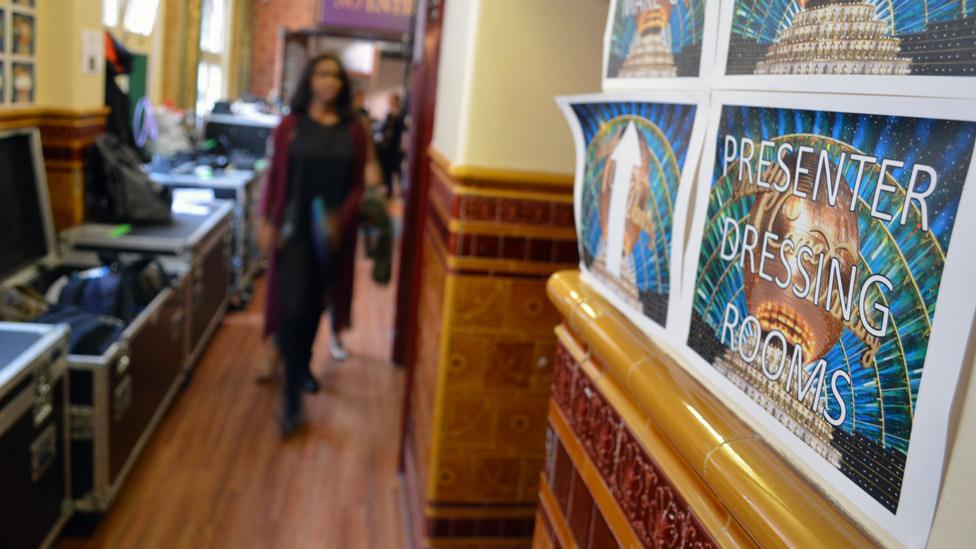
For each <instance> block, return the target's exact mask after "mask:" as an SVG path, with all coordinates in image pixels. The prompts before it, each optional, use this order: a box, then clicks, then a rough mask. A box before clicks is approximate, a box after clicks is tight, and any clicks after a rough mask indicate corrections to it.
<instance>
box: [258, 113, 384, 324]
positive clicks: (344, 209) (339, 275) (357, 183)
mask: <svg viewBox="0 0 976 549" xmlns="http://www.w3.org/2000/svg"><path fill="white" fill-rule="evenodd" d="M297 122H298V117H297V116H296V115H288V116H286V117H285V118H283V119H282V120H281V123H280V124H278V127H277V128H276V129H275V131H274V135H273V136H272V144H273V152H272V156H271V168H270V170H269V171H268V178H267V181H266V182H265V185H264V189H263V191H262V193H261V204H260V209H259V213H260V215H261V217H262V218H264V219H265V220H266V221H268V222H269V223H271V224H272V225H273V226H274V227H275V228H276V229H280V228H281V225H282V222H283V221H284V215H285V207H286V205H287V203H288V146H289V145H290V144H291V140H292V138H293V136H294V132H295V124H296V123H297ZM349 132H350V133H351V134H352V140H353V146H354V148H355V151H356V163H355V167H354V170H353V180H352V185H351V188H350V190H349V194H348V195H347V196H346V200H345V202H343V203H342V206H341V207H340V208H339V211H338V214H337V216H338V217H337V223H338V226H339V227H340V228H341V234H342V242H341V243H340V244H339V251H338V254H337V257H338V264H337V265H336V270H337V272H336V283H335V288H330V293H331V295H332V297H334V299H335V303H333V309H332V315H333V325H334V326H335V328H336V329H337V330H344V329H346V328H348V327H349V325H350V323H351V321H352V291H353V279H354V278H355V268H356V233H357V230H356V228H357V227H356V225H357V220H358V214H359V202H360V200H361V199H362V196H363V189H364V186H365V185H364V173H365V169H366V155H367V142H366V139H367V136H366V131H365V129H364V128H363V126H362V124H358V123H356V122H355V121H352V122H349ZM276 263H277V254H274V253H273V254H271V257H269V258H268V276H267V289H266V292H267V298H266V299H265V304H264V335H265V336H267V335H271V334H274V333H275V332H276V331H277V330H278V327H279V326H280V325H281V316H282V310H281V300H280V299H279V296H278V281H277V269H276ZM326 299H328V297H327V298H326ZM324 305H325V304H323V306H324Z"/></svg>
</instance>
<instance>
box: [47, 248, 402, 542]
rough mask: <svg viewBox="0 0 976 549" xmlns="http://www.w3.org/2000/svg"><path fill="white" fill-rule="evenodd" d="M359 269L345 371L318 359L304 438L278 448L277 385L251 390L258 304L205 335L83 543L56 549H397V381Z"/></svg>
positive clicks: (381, 299) (369, 285) (387, 306)
mask: <svg viewBox="0 0 976 549" xmlns="http://www.w3.org/2000/svg"><path fill="white" fill-rule="evenodd" d="M368 268H369V263H367V262H366V260H363V259H361V260H360V261H359V265H358V273H359V275H358V277H357V282H356V299H355V305H354V311H353V324H354V328H353V330H352V331H351V332H350V333H348V334H347V335H346V337H345V342H346V346H347V347H348V349H349V350H350V351H351V352H352V354H353V358H352V359H350V360H349V361H347V362H345V363H335V362H333V361H331V359H329V358H328V356H327V353H325V352H318V351H317V352H316V357H315V359H314V361H313V362H314V364H313V371H314V372H315V373H316V375H317V376H318V377H319V380H320V381H321V382H322V386H323V390H322V391H321V392H320V393H319V394H317V395H311V396H307V397H305V411H306V417H307V418H308V426H307V427H306V428H304V429H303V430H302V431H301V432H300V433H299V435H297V436H296V437H295V438H293V439H291V440H288V441H287V442H282V441H281V439H280V436H279V430H278V425H277V423H276V419H275V414H276V412H277V407H278V384H277V382H274V383H271V384H265V385H259V384H257V383H255V376H256V373H257V363H258V361H259V360H261V359H262V357H263V356H264V355H265V354H266V353H267V352H268V348H267V346H266V344H265V343H264V342H262V340H261V337H260V335H261V334H260V330H261V316H260V310H261V308H260V307H261V303H262V301H263V297H262V296H261V295H258V296H256V298H255V300H254V302H252V304H251V305H250V307H249V308H248V309H247V310H246V311H244V312H241V313H234V314H231V315H229V316H228V317H227V318H226V319H225V321H224V323H223V325H222V326H221V327H220V329H219V330H218V331H217V332H216V335H215V336H214V339H213V341H212V342H211V344H210V346H209V348H208V350H207V352H206V354H205V356H204V357H203V359H202V361H201V363H200V365H199V367H198V368H197V371H196V374H195V375H194V377H193V380H192V382H191V383H190V385H189V387H187V389H186V390H185V391H184V392H182V393H181V394H180V395H179V396H178V400H177V401H176V404H175V406H174V407H173V408H172V410H171V411H170V413H169V415H168V416H167V417H166V418H165V420H164V421H163V423H162V425H161V427H160V429H159V430H158V431H157V433H156V436H155V437H154V439H153V440H152V442H151V443H150V444H149V445H148V446H147V448H146V451H145V453H144V454H143V456H142V458H141V459H140V461H139V463H138V465H137V466H136V467H135V469H134V470H133V472H132V475H131V476H130V478H129V481H128V483H127V484H126V486H125V488H124V489H123V490H122V492H121V493H120V496H119V498H118V499H117V501H116V503H115V505H114V506H113V508H112V509H111V511H110V513H109V514H108V516H107V518H106V520H105V521H104V522H103V523H102V524H101V525H100V526H99V528H98V530H97V531H96V532H95V534H94V536H93V537H91V538H89V539H78V538H68V539H62V540H60V541H59V543H58V544H57V547H58V548H62V549H70V548H89V547H113V548H114V547H125V548H127V547H138V548H167V549H170V548H183V547H187V548H189V547H193V548H198V547H200V548H202V547H207V548H209V547H228V548H231V547H232V548H250V547H255V548H258V547H259V548H279V547H281V548H292V547H296V548H305V547H325V548H333V547H335V548H346V547H349V548H356V547H367V548H384V549H385V548H396V547H402V546H404V544H405V541H404V540H406V539H407V536H406V534H405V533H404V528H405V526H404V518H403V516H402V512H401V510H402V506H401V493H400V484H399V480H398V478H397V475H396V465H397V459H396V452H397V443H398V440H399V427H400V417H399V414H400V399H401V392H402V385H403V375H402V371H401V370H399V369H397V368H394V367H392V366H391V365H390V364H389V362H388V360H389V349H390V343H391V334H392V332H391V330H392V328H391V327H392V316H393V311H392V309H393V301H394V296H395V289H394V288H393V287H392V285H391V286H390V287H379V286H377V285H375V284H374V283H373V282H372V280H371V279H370V278H369V276H368ZM258 293H259V294H260V293H261V290H260V288H259V290H258ZM324 324H325V323H324V322H323V333H322V334H320V338H319V341H318V348H319V349H322V350H323V351H324V350H325V349H326V348H327V347H326V345H324V344H326V343H327V338H328V335H327V334H326V333H325V332H327V330H326V329H325V326H324Z"/></svg>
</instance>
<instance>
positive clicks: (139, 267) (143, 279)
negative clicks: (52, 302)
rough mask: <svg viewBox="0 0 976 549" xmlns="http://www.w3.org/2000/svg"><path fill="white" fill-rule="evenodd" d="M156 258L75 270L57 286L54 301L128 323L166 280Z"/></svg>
mask: <svg viewBox="0 0 976 549" xmlns="http://www.w3.org/2000/svg"><path fill="white" fill-rule="evenodd" d="M169 281H170V280H169V275H168V274H167V273H166V272H165V271H164V270H163V267H162V266H161V265H160V264H159V262H158V261H157V260H155V259H153V258H144V259H140V260H138V261H135V262H132V263H126V264H117V265H113V266H112V267H98V268H95V269H89V270H87V271H84V272H81V273H76V274H74V275H72V276H71V277H70V279H69V280H68V283H67V284H66V285H65V286H64V288H63V289H62V290H61V294H60V296H59V297H58V304H59V305H62V306H68V305H70V306H74V307H77V308H79V309H81V310H83V311H86V312H88V313H91V314H95V315H102V316H111V317H115V318H118V319H120V320H122V321H123V322H124V323H126V324H128V323H130V322H132V321H133V320H134V319H135V317H136V316H138V315H139V313H140V312H141V311H142V309H144V308H145V307H146V305H149V303H150V302H151V301H152V300H153V299H154V298H155V297H156V295H157V294H159V292H161V291H162V290H163V288H164V287H166V285H168V284H169Z"/></svg>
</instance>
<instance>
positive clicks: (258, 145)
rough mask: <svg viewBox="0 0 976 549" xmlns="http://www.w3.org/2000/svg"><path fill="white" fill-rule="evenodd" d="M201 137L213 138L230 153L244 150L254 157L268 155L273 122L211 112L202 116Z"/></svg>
mask: <svg viewBox="0 0 976 549" xmlns="http://www.w3.org/2000/svg"><path fill="white" fill-rule="evenodd" d="M203 124H204V126H203V138H204V139H215V140H217V142H218V143H220V144H221V145H222V146H223V147H224V148H229V149H230V150H227V151H225V152H226V153H227V154H230V153H231V152H233V151H245V152H247V153H248V154H250V155H251V156H253V157H254V158H264V157H265V156H267V155H268V139H269V138H270V137H271V132H273V131H274V128H275V124H272V123H265V122H259V121H254V120H250V119H248V118H243V117H240V116H234V115H226V114H211V115H209V116H207V117H205V118H204V122H203Z"/></svg>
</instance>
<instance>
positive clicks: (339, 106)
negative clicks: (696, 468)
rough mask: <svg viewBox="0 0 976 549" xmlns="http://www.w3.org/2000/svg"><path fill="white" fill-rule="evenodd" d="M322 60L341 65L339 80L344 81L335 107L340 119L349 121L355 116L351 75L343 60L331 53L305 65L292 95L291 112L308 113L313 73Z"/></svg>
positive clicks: (324, 54)
mask: <svg viewBox="0 0 976 549" xmlns="http://www.w3.org/2000/svg"><path fill="white" fill-rule="evenodd" d="M322 61H332V62H333V63H335V64H336V66H337V67H339V81H340V82H342V89H340V90H339V95H338V96H336V100H335V109H336V114H338V115H339V119H340V120H342V121H343V122H348V121H349V120H352V118H353V114H352V86H351V85H350V84H349V75H348V74H347V73H346V68H345V67H343V66H342V61H339V58H338V57H336V56H335V55H332V54H331V53H323V54H321V55H316V56H315V57H313V58H312V59H311V60H310V61H309V62H308V64H307V65H305V69H304V70H303V71H302V76H301V78H300V79H299V80H298V86H297V87H296V88H295V94H294V95H292V96H291V103H290V104H289V106H290V107H291V112H292V113H293V114H301V115H305V114H308V107H309V104H310V103H311V102H312V75H314V74H315V67H316V66H318V64H319V63H321V62H322Z"/></svg>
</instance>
